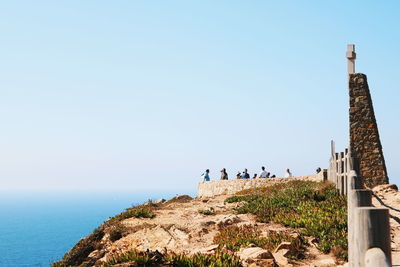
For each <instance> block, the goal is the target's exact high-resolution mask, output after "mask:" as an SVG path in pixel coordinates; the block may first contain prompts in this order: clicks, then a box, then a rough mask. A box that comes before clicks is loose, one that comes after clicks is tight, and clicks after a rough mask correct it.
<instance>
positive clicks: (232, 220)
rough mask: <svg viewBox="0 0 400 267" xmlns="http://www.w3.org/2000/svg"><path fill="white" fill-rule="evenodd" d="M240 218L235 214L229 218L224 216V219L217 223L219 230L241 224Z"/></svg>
mask: <svg viewBox="0 0 400 267" xmlns="http://www.w3.org/2000/svg"><path fill="white" fill-rule="evenodd" d="M240 221H241V220H240V218H239V217H238V216H236V215H234V214H230V215H227V216H224V217H223V218H221V219H220V220H219V221H217V225H218V227H219V228H223V227H225V226H229V225H232V224H234V223H238V222H240Z"/></svg>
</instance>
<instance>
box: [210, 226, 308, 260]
mask: <svg viewBox="0 0 400 267" xmlns="http://www.w3.org/2000/svg"><path fill="white" fill-rule="evenodd" d="M282 242H290V243H291V244H292V247H293V250H292V251H293V255H292V256H293V258H296V259H301V258H304V251H305V249H304V245H305V241H304V240H303V238H302V237H301V236H300V235H299V236H297V237H295V236H292V235H290V234H289V233H285V232H276V231H268V233H267V235H266V236H261V231H260V230H258V229H257V228H256V227H255V226H241V227H237V226H229V227H226V228H223V229H221V230H220V231H219V232H218V233H217V235H216V236H215V237H214V243H216V244H218V245H219V246H220V248H222V247H226V248H227V249H229V250H232V251H238V250H239V249H240V248H241V247H246V246H248V245H250V244H254V245H256V246H257V247H262V248H265V249H268V250H270V251H273V250H275V249H276V248H277V247H278V246H279V244H280V243H282Z"/></svg>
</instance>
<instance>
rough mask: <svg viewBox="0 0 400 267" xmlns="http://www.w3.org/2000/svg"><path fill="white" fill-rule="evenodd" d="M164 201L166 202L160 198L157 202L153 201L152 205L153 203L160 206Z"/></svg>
mask: <svg viewBox="0 0 400 267" xmlns="http://www.w3.org/2000/svg"><path fill="white" fill-rule="evenodd" d="M165 201H166V200H165V199H163V198H161V199H159V200H156V201H154V202H153V203H155V204H162V203H164V202H165Z"/></svg>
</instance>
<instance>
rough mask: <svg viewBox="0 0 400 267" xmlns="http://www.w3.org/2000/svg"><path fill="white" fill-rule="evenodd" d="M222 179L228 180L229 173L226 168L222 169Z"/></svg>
mask: <svg viewBox="0 0 400 267" xmlns="http://www.w3.org/2000/svg"><path fill="white" fill-rule="evenodd" d="M221 180H228V173H227V172H226V169H225V168H223V169H222V170H221Z"/></svg>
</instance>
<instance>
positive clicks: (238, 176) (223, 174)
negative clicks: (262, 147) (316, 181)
mask: <svg viewBox="0 0 400 267" xmlns="http://www.w3.org/2000/svg"><path fill="white" fill-rule="evenodd" d="M201 176H203V177H204V181H210V170H209V169H207V170H206V171H205V172H204V173H203V174H202V175H201ZM289 177H292V173H291V172H290V170H289V169H286V171H285V178H289ZM256 178H276V176H275V174H274V175H271V173H269V172H267V171H266V170H265V167H264V166H262V167H261V172H260V173H259V174H257V173H255V174H254V175H253V179H256ZM236 179H250V174H249V172H248V171H247V169H244V171H243V172H242V173H241V172H238V173H237V174H236ZM221 180H228V173H227V172H226V169H225V168H223V169H222V170H221Z"/></svg>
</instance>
